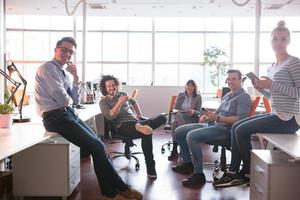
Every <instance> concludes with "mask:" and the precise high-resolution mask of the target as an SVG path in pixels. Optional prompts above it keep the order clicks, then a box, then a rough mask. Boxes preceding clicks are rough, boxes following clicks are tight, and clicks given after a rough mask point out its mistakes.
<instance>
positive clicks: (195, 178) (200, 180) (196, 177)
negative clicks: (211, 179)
mask: <svg viewBox="0 0 300 200" xmlns="http://www.w3.org/2000/svg"><path fill="white" fill-rule="evenodd" d="M205 182H206V178H205V175H204V174H203V173H201V174H193V175H192V176H190V177H188V178H187V179H183V180H182V185H183V186H185V187H200V186H202V185H203V184H204V183H205Z"/></svg>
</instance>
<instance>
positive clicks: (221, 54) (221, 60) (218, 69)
mask: <svg viewBox="0 0 300 200" xmlns="http://www.w3.org/2000/svg"><path fill="white" fill-rule="evenodd" d="M203 56H204V64H206V65H209V66H212V67H214V68H213V69H211V70H210V78H211V79H210V80H211V83H212V85H213V86H217V88H218V90H219V89H220V83H221V81H222V80H223V79H224V78H225V75H226V71H227V66H228V65H229V64H228V63H226V62H225V60H226V58H227V54H226V52H225V51H224V50H222V49H220V48H218V47H215V46H211V47H209V48H208V49H206V50H205V51H204V53H203Z"/></svg>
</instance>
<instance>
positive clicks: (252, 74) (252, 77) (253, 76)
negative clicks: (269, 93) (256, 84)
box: [246, 72, 259, 81]
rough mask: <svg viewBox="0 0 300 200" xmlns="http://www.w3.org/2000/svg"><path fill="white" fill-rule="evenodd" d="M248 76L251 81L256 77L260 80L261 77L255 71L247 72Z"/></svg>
mask: <svg viewBox="0 0 300 200" xmlns="http://www.w3.org/2000/svg"><path fill="white" fill-rule="evenodd" d="M246 76H247V77H248V78H249V79H250V80H251V81H253V80H255V79H257V80H259V78H258V77H257V76H256V75H255V74H254V73H253V72H249V73H247V74H246Z"/></svg>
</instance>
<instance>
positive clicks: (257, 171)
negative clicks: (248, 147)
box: [250, 150, 300, 200]
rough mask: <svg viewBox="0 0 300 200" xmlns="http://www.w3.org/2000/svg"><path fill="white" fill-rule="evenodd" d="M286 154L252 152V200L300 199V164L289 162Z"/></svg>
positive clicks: (267, 151)
mask: <svg viewBox="0 0 300 200" xmlns="http://www.w3.org/2000/svg"><path fill="white" fill-rule="evenodd" d="M289 159H291V157H290V156H288V155H287V154H285V153H284V152H279V151H270V150H252V153H251V173H250V176H251V177H250V199H251V200H295V199H299V198H300V190H299V185H300V163H295V162H289Z"/></svg>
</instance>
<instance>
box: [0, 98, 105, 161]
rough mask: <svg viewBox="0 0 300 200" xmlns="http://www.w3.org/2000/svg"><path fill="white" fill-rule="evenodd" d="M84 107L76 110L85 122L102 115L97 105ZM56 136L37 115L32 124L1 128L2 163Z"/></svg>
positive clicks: (0, 157)
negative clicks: (9, 157) (5, 159)
mask: <svg viewBox="0 0 300 200" xmlns="http://www.w3.org/2000/svg"><path fill="white" fill-rule="evenodd" d="M84 106H85V109H78V110H76V111H77V113H78V115H79V117H80V118H81V119H82V120H83V121H87V120H88V119H90V118H92V117H94V116H96V115H97V114H99V113H101V111H100V108H99V105H98V104H97V103H95V104H87V105H84ZM54 135H56V133H53V132H47V131H46V130H45V128H44V126H43V124H42V119H41V118H40V117H38V116H36V115H35V116H32V121H31V122H27V123H15V124H13V125H12V127H11V128H0V161H1V160H3V159H4V158H6V157H8V156H11V155H13V154H15V153H17V152H20V151H22V150H24V149H26V148H29V147H31V146H33V145H35V144H38V143H40V142H42V141H45V140H47V139H49V138H50V137H52V136H54Z"/></svg>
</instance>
